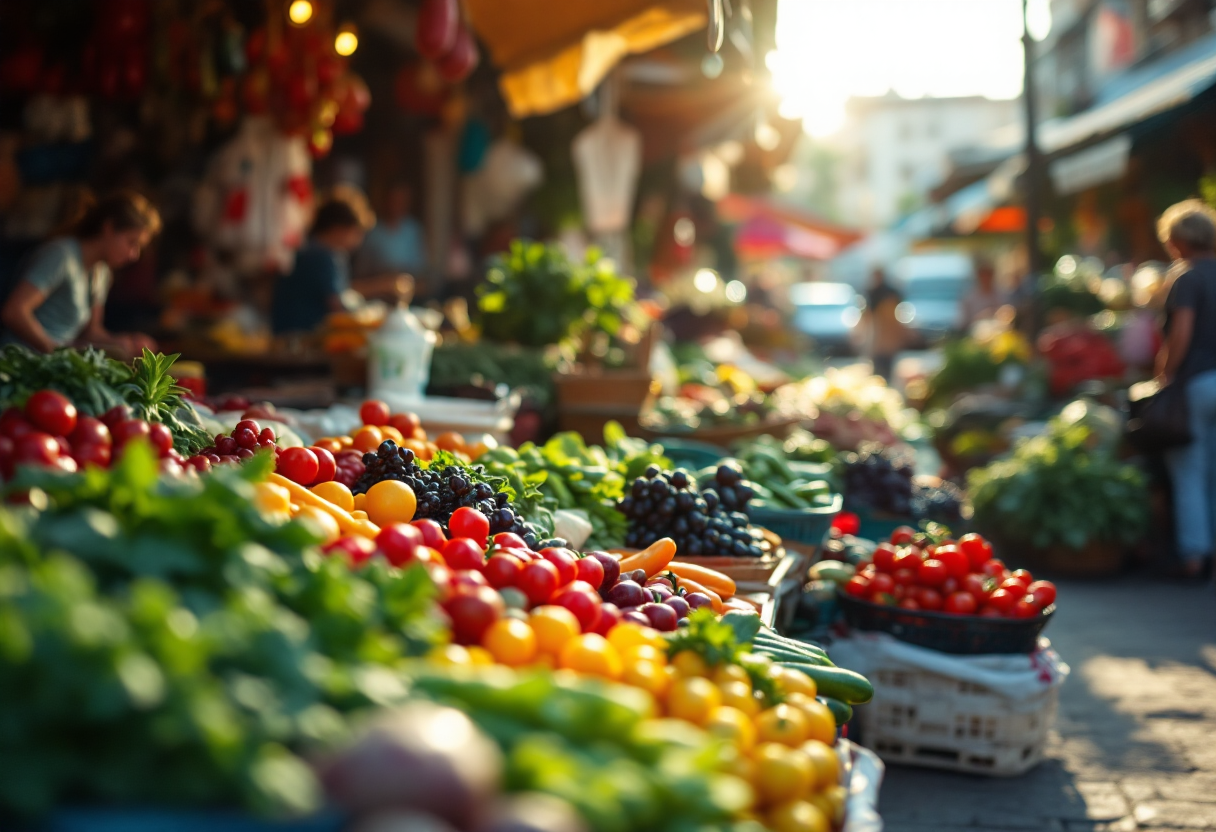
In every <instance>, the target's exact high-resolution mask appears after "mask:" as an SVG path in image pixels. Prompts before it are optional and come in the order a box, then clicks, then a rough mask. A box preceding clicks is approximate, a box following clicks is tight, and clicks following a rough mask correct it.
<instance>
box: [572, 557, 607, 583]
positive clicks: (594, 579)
mask: <svg viewBox="0 0 1216 832" xmlns="http://www.w3.org/2000/svg"><path fill="white" fill-rule="evenodd" d="M574 565H575V567H576V570H575V573H576V574H575V578H576V579H577V580H580V581H586V582H587V583H588V584H590V585H591V586H592V587H594V588H595V589H596V590H599V588H600V584H602V583H603V582H604V564H602V563H600V562H599V561H598V560H596V559H595V558H593V557H592V556H591V555H584V556H583V557H581V558H579V559H578V560H577V561H575V564H574Z"/></svg>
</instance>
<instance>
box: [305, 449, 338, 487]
mask: <svg viewBox="0 0 1216 832" xmlns="http://www.w3.org/2000/svg"><path fill="white" fill-rule="evenodd" d="M308 450H310V451H312V455H313V456H315V457H316V458H317V478H316V479H314V480H313V481H312V483H311V484H312V485H317V484H319V483H323V482H329V481H330V480H332V479H333V478H334V477H335V476H336V475H337V473H338V463H337V462H336V461H335V460H334V455H333V454H331V453H330V452H329V451H327V450H325V449H324V448H318V447H316V446H315V445H314V446H311V447H309V449H308Z"/></svg>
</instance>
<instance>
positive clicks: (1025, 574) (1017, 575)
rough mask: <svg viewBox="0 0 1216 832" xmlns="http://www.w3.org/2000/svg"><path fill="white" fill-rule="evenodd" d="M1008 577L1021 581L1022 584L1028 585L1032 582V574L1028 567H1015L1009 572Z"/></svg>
mask: <svg viewBox="0 0 1216 832" xmlns="http://www.w3.org/2000/svg"><path fill="white" fill-rule="evenodd" d="M1009 577H1010V578H1012V579H1014V580H1017V581H1021V582H1022V586H1030V585H1031V584H1032V583H1034V575H1031V574H1030V570H1028V569H1015V570H1013V571H1012V572H1010V573H1009Z"/></svg>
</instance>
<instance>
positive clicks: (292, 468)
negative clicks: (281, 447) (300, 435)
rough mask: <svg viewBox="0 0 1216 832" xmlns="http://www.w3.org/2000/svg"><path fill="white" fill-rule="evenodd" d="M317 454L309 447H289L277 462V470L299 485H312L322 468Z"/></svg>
mask: <svg viewBox="0 0 1216 832" xmlns="http://www.w3.org/2000/svg"><path fill="white" fill-rule="evenodd" d="M320 467H321V466H320V463H319V462H317V455H316V454H314V453H313V452H312V451H310V450H309V449H308V448H287V449H286V450H285V451H283V453H281V454H280V455H279V458H278V460H276V462H275V471H276V472H278V473H279V474H281V475H282V476H284V477H287V479H289V480H291V481H292V482H294V483H298V484H299V485H312V483H313V482H314V481H315V480H316V478H317V471H318V470H320Z"/></svg>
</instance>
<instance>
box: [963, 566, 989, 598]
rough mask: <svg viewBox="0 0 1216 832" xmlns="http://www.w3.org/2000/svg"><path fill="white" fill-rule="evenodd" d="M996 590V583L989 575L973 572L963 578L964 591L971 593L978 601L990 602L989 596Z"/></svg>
mask: <svg viewBox="0 0 1216 832" xmlns="http://www.w3.org/2000/svg"><path fill="white" fill-rule="evenodd" d="M994 589H996V581H994V580H993V579H992V578H990V577H988V576H987V575H982V574H980V573H978V572H972V573H971V574H970V575H968V576H967V577H965V578H963V590H964V591H965V592H970V593H971V594H972V595H974V596H975V597H976V600H978V601H981V602H982V601H986V600H988V596H989V595H991V594H992V591H993V590H994Z"/></svg>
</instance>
